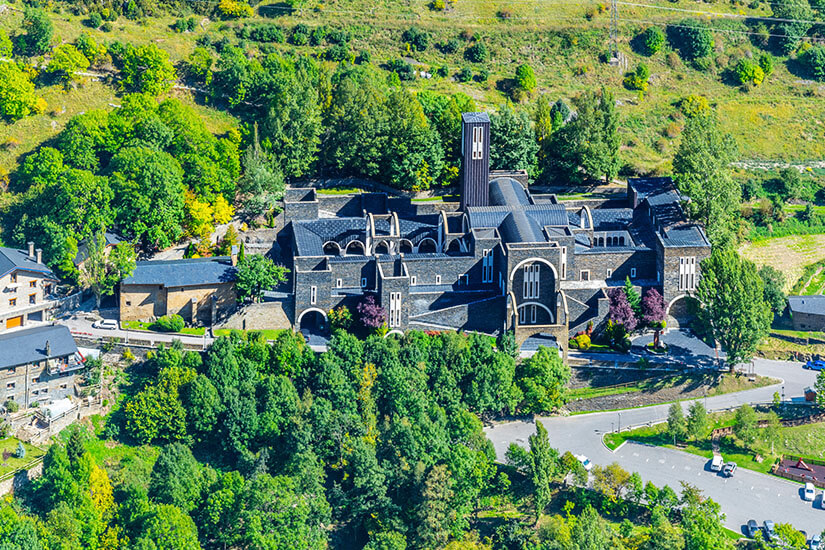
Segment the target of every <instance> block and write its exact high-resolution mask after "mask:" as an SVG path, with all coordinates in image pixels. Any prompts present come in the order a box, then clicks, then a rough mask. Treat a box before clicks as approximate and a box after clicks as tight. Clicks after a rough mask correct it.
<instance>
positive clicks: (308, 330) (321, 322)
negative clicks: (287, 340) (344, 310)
mask: <svg viewBox="0 0 825 550" xmlns="http://www.w3.org/2000/svg"><path fill="white" fill-rule="evenodd" d="M297 325H298V328H299V330H300V331H301V334H303V335H304V338H305V339H306V340H307V343H311V342H312V341H313V337H320V336H322V335H323V334H325V333H326V331H327V314H326V312H325V311H323V310H321V309H318V308H317V307H312V308H309V309H305V310H304V311H302V312H301V314H300V315H299V316H298V323H297Z"/></svg>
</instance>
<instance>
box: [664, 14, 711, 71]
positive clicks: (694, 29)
mask: <svg viewBox="0 0 825 550" xmlns="http://www.w3.org/2000/svg"><path fill="white" fill-rule="evenodd" d="M667 36H668V39H669V40H670V43H671V45H672V46H673V47H674V48H677V49H678V50H679V55H681V56H682V58H683V59H686V60H688V61H694V60H696V59H699V58H702V57H707V56H709V55H710V54H711V53H712V52H713V46H714V42H713V34H711V32H710V29H709V28H708V26H707V25H705V24H704V23H702V22H701V21H698V20H696V19H685V20H684V21H681V22H679V23H678V24H676V25H669V26H668V27H667Z"/></svg>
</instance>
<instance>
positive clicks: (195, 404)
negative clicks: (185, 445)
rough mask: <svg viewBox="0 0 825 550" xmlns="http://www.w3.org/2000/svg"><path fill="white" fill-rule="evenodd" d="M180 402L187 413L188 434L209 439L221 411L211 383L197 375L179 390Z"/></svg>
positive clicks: (218, 399) (220, 403)
mask: <svg viewBox="0 0 825 550" xmlns="http://www.w3.org/2000/svg"><path fill="white" fill-rule="evenodd" d="M181 400H182V402H183V405H184V407H185V409H186V411H187V415H186V419H187V423H188V426H189V430H188V431H189V433H191V434H197V435H198V436H199V437H200V438H201V439H205V438H207V437H209V435H210V434H211V433H212V432H213V431H214V430H215V428H216V426H217V423H218V416H219V415H220V413H221V412H222V411H223V403H222V402H221V397H220V395H219V394H218V390H217V389H216V388H215V385H214V384H213V383H212V381H211V380H209V378H207V377H206V376H204V375H203V374H199V375H198V376H197V378H195V379H194V380H192V381H191V382H190V383H188V384H186V385H185V386H184V387H183V388H181Z"/></svg>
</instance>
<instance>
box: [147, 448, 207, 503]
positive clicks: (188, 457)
mask: <svg viewBox="0 0 825 550" xmlns="http://www.w3.org/2000/svg"><path fill="white" fill-rule="evenodd" d="M200 491H201V467H200V465H199V464H198V461H197V460H195V457H194V456H192V451H191V450H190V449H189V447H187V446H186V445H184V444H182V443H177V442H176V443H170V444H168V445H166V446H164V447H163V448H161V450H160V454H159V455H158V459H157V460H156V461H155V465H154V466H153V467H152V477H151V480H150V482H149V496H150V497H151V498H152V499H153V500H155V501H157V502H160V503H161V504H171V505H173V506H176V507H177V508H180V509H181V510H182V511H184V512H191V511H192V510H193V509H194V508H195V507H196V506H197V505H198V501H199V499H200Z"/></svg>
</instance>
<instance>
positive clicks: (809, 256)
mask: <svg viewBox="0 0 825 550" xmlns="http://www.w3.org/2000/svg"><path fill="white" fill-rule="evenodd" d="M739 251H740V252H741V253H742V255H743V256H745V257H746V258H748V259H749V260H752V261H753V262H755V263H756V264H757V265H760V266H761V265H771V266H773V267H775V268H777V269H779V270H780V271H783V272H784V273H785V276H786V281H785V290H786V291H787V290H790V288H791V287H792V286H793V285H794V283H796V281H797V280H798V279H799V277H800V276H801V275H802V271H803V269H804V268H805V266H806V265H810V264H812V263H816V262H818V261H820V260H823V259H825V235H794V236H790V237H780V238H777V239H766V240H764V241H757V242H750V243H746V244H744V245H743V246H742V247H741V248H740V249H739Z"/></svg>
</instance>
